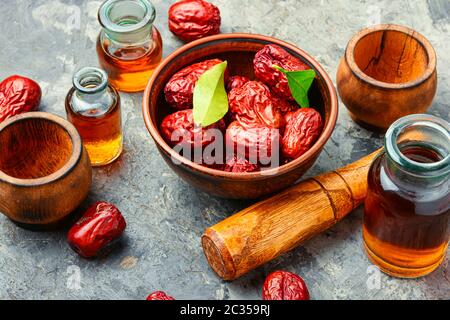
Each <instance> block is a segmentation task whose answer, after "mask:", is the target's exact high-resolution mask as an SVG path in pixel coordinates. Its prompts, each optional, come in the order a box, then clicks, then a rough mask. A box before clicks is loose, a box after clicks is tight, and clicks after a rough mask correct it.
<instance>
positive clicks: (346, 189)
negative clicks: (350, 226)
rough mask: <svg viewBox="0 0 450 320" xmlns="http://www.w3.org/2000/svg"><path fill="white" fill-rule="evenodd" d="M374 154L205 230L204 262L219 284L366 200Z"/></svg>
mask: <svg viewBox="0 0 450 320" xmlns="http://www.w3.org/2000/svg"><path fill="white" fill-rule="evenodd" d="M378 153H379V151H376V152H374V153H372V154H370V155H368V156H366V157H364V158H362V159H361V160H358V161H356V162H354V163H352V164H350V165H348V166H346V167H343V168H341V169H338V170H336V171H332V172H328V173H326V174H323V175H320V176H318V177H315V178H311V179H308V180H306V181H304V182H301V183H300V184H298V185H296V186H294V187H291V188H289V189H287V190H285V191H283V192H281V193H279V194H277V195H275V196H273V197H272V198H269V199H266V200H263V201H261V202H258V203H256V204H254V205H253V206H251V207H249V208H247V209H245V210H243V211H241V212H239V213H237V214H235V215H233V216H231V217H229V218H227V219H225V220H223V221H222V222H219V223H218V224H216V225H215V226H213V227H210V228H208V229H207V230H206V231H205V233H204V234H203V236H202V246H203V250H204V252H205V255H206V258H207V260H208V262H209V264H210V265H211V267H212V268H213V269H214V271H215V272H216V273H217V274H218V275H219V276H220V277H221V278H222V279H224V280H234V279H236V278H238V277H240V276H242V275H244V274H245V273H247V272H249V271H251V270H253V269H255V268H256V267H258V266H260V265H262V264H264V263H266V262H268V261H270V260H273V259H275V258H276V257H278V256H279V255H281V254H283V253H285V252H287V251H289V250H292V249H294V248H295V247H297V246H299V245H300V244H301V243H303V242H304V241H305V240H307V239H309V238H311V237H313V236H315V235H317V234H319V233H321V232H323V231H325V230H326V229H328V228H330V227H331V226H332V225H334V224H335V223H337V222H338V221H340V220H341V219H342V218H344V217H345V216H346V215H347V214H348V213H349V212H351V211H352V210H353V209H355V208H356V207H358V206H359V205H360V204H361V203H362V202H363V201H364V198H365V197H366V193H367V174H368V171H369V167H370V165H371V163H372V161H373V159H374V158H375V156H376V155H377V154H378Z"/></svg>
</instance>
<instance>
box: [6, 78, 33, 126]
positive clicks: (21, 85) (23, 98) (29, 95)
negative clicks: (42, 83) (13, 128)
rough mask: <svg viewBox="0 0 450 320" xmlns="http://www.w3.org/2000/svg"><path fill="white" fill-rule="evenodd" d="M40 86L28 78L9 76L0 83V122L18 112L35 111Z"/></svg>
mask: <svg viewBox="0 0 450 320" xmlns="http://www.w3.org/2000/svg"><path fill="white" fill-rule="evenodd" d="M41 95H42V92H41V88H40V87H39V85H38V84H37V83H36V82H35V81H33V80H31V79H28V78H25V77H21V76H17V75H15V76H11V77H9V78H6V79H5V80H3V81H2V82H1V83H0V123H1V122H3V121H4V120H6V119H8V118H10V117H12V116H15V115H17V114H20V113H24V112H29V111H36V110H37V109H38V108H39V103H40V102H41Z"/></svg>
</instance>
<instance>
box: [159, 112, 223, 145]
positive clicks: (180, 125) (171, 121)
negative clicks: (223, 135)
mask: <svg viewBox="0 0 450 320" xmlns="http://www.w3.org/2000/svg"><path fill="white" fill-rule="evenodd" d="M160 128H161V133H162V136H163V138H164V139H165V140H166V142H167V143H168V144H170V145H171V146H172V147H173V146H176V145H177V144H182V145H183V146H189V147H195V148H200V147H206V146H207V145H209V144H210V143H212V142H214V140H215V137H216V135H215V133H216V132H215V131H213V130H211V129H218V130H220V131H221V132H223V131H225V122H224V120H223V119H222V120H220V121H218V122H216V123H214V124H212V125H210V126H208V127H205V128H202V127H199V126H196V125H195V123H194V116H193V111H192V109H187V110H181V111H177V112H175V113H172V114H170V115H168V116H166V117H165V118H164V120H163V121H162V123H161V127H160Z"/></svg>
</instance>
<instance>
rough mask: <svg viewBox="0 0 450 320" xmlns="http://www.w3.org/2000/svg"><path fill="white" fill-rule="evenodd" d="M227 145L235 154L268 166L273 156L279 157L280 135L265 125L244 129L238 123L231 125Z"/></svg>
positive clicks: (276, 130)
mask: <svg viewBox="0 0 450 320" xmlns="http://www.w3.org/2000/svg"><path fill="white" fill-rule="evenodd" d="M225 139H226V143H227V144H228V147H229V148H232V149H231V150H234V154H235V155H236V156H238V157H243V158H245V159H247V160H251V161H252V162H253V163H256V162H260V163H263V164H268V163H267V162H268V161H269V160H271V159H272V156H278V154H277V153H278V152H279V144H280V133H279V130H278V129H275V128H271V127H268V126H265V125H261V124H260V125H254V126H253V127H244V126H242V124H241V123H240V122H238V121H234V122H233V123H231V124H230V125H229V127H228V129H227V132H226V137H225Z"/></svg>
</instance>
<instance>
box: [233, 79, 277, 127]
mask: <svg viewBox="0 0 450 320" xmlns="http://www.w3.org/2000/svg"><path fill="white" fill-rule="evenodd" d="M228 103H229V110H230V113H231V114H232V117H233V119H235V120H237V121H239V123H240V124H241V125H243V126H246V127H253V126H255V125H266V126H269V127H272V128H281V127H283V125H284V119H283V116H282V115H281V113H280V112H279V110H278V109H277V108H276V107H275V106H274V105H273V101H272V94H271V93H270V90H269V88H267V86H266V85H264V84H263V83H261V82H259V81H249V82H247V83H245V84H244V85H243V86H242V87H238V88H235V89H233V90H231V91H230V93H229V94H228Z"/></svg>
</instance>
